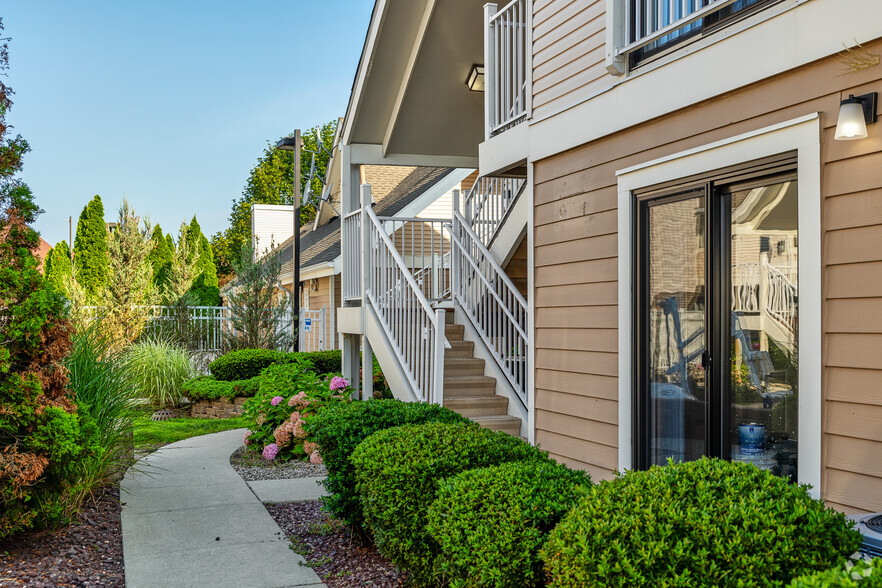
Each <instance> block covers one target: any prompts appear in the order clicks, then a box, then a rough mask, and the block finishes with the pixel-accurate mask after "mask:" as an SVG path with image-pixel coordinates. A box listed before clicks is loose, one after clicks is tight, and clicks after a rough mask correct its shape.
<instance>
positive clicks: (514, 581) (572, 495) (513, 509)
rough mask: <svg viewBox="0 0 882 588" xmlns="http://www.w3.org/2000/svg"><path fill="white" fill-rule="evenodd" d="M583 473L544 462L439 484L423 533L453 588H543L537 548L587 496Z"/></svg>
mask: <svg viewBox="0 0 882 588" xmlns="http://www.w3.org/2000/svg"><path fill="white" fill-rule="evenodd" d="M590 485H591V478H590V477H589V476H588V474H587V473H585V472H581V471H575V470H571V469H569V468H568V467H566V466H563V465H558V464H553V463H543V462H515V463H505V464H502V465H500V466H496V467H490V468H482V469H477V470H470V471H466V472H463V473H461V474H459V475H458V476H454V477H453V478H448V479H446V480H444V481H442V482H441V484H440V487H439V489H438V497H437V498H436V499H435V502H433V503H432V506H431V507H430V508H429V515H428V520H429V525H428V530H429V533H430V534H431V535H432V537H433V538H434V539H435V540H436V541H437V542H438V545H439V546H440V548H441V555H440V556H439V559H438V562H439V568H440V571H442V572H443V573H444V574H445V575H446V576H447V577H448V579H449V580H450V585H451V586H494V587H496V588H508V587H512V588H514V587H521V586H522V587H532V586H541V585H543V580H544V574H543V572H542V565H543V562H542V560H541V559H540V558H539V550H540V548H541V547H542V545H543V544H544V543H545V541H546V539H547V538H548V533H549V532H550V531H551V529H553V528H554V526H555V525H557V523H558V522H559V521H560V520H561V518H563V517H564V516H565V515H566V514H567V512H568V511H569V510H570V509H571V508H572V507H573V506H574V505H575V504H576V503H577V502H578V501H579V499H581V498H583V497H584V496H585V493H586V491H587V488H588V487H589V486H590Z"/></svg>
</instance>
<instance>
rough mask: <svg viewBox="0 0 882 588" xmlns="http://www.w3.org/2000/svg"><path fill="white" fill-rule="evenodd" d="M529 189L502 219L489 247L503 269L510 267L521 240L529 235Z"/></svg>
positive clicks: (518, 198)
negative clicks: (509, 262)
mask: <svg viewBox="0 0 882 588" xmlns="http://www.w3.org/2000/svg"><path fill="white" fill-rule="evenodd" d="M528 189H529V186H527V187H526V188H525V189H524V191H523V192H522V193H521V195H520V196H518V197H517V199H516V200H515V201H514V204H513V205H512V207H511V209H510V210H509V211H508V212H507V213H506V214H505V217H504V218H503V219H502V224H500V225H499V228H498V229H497V231H496V235H495V236H494V237H493V240H492V241H491V242H490V245H489V246H488V247H487V249H489V250H490V254H491V255H493V259H495V260H496V263H498V264H499V265H501V266H502V267H505V266H506V265H508V261H509V260H510V259H511V256H512V255H514V252H515V250H516V249H517V248H518V245H519V244H520V242H521V239H523V237H524V235H526V234H527V217H528V215H529V214H530V209H529V207H528V206H527V205H528V202H527V200H528V199H527V196H526V191H527V190H528Z"/></svg>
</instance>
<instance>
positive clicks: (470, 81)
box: [466, 64, 484, 92]
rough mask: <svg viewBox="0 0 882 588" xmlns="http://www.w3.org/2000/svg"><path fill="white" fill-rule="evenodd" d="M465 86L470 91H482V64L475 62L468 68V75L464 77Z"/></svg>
mask: <svg viewBox="0 0 882 588" xmlns="http://www.w3.org/2000/svg"><path fill="white" fill-rule="evenodd" d="M466 86H468V87H469V90H471V91H472V92H483V91H484V66H483V65H478V64H475V65H473V66H472V69H470V70H469V77H468V78H466Z"/></svg>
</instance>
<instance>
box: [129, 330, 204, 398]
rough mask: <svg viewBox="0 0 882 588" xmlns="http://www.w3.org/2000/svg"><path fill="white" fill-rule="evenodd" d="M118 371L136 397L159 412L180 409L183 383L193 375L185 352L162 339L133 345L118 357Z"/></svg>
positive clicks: (191, 363)
mask: <svg viewBox="0 0 882 588" xmlns="http://www.w3.org/2000/svg"><path fill="white" fill-rule="evenodd" d="M122 368H123V369H124V370H125V373H126V375H127V376H128V377H129V378H130V379H131V381H132V383H133V384H134V385H135V388H136V390H137V393H138V394H139V395H140V396H141V397H143V398H147V399H148V400H149V402H150V404H152V405H154V406H158V407H160V408H164V407H169V406H178V405H180V404H181V402H182V401H183V386H184V383H185V382H186V381H187V380H189V379H191V378H192V377H193V376H195V375H196V374H195V368H194V367H193V360H192V358H191V357H190V354H189V353H188V352H187V350H186V349H183V348H181V347H178V346H177V345H175V344H173V343H171V342H169V341H166V340H164V339H145V340H143V341H139V342H137V343H135V344H133V345H132V346H131V347H129V348H128V349H127V350H126V352H125V353H124V354H123V356H122Z"/></svg>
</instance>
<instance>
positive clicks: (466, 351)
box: [444, 341, 475, 359]
mask: <svg viewBox="0 0 882 588" xmlns="http://www.w3.org/2000/svg"><path fill="white" fill-rule="evenodd" d="M474 353H475V344H474V342H472V341H450V349H446V350H445V351H444V357H445V359H446V358H454V357H472V356H473V355H474Z"/></svg>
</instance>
